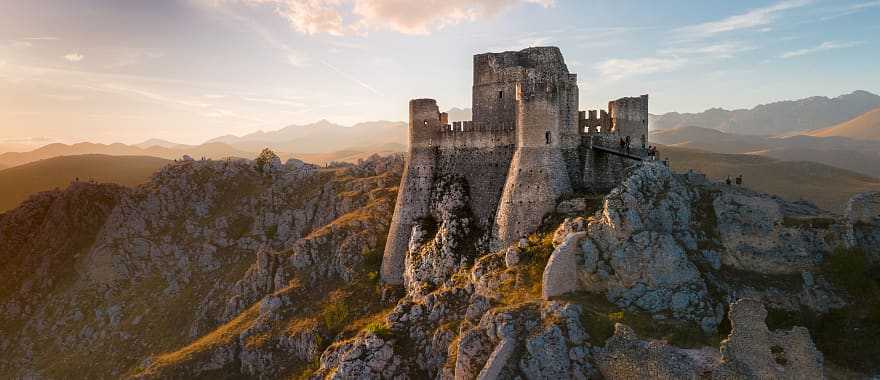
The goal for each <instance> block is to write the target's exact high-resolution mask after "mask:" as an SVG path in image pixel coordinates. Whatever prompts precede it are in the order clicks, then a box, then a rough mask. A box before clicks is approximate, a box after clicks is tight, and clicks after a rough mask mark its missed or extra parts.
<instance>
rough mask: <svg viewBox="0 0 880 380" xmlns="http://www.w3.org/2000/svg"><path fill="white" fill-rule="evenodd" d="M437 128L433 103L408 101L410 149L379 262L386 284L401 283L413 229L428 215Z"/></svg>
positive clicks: (435, 104)
mask: <svg viewBox="0 0 880 380" xmlns="http://www.w3.org/2000/svg"><path fill="white" fill-rule="evenodd" d="M440 128H441V124H440V110H439V108H438V107H437V102H436V101H435V100H433V99H413V100H411V101H410V102H409V149H408V151H407V157H406V164H405V165H404V168H403V177H402V178H401V181H400V187H399V188H398V191H397V202H396V203H395V206H394V215H393V216H392V218H391V226H390V228H389V230H388V239H387V240H386V242H385V253H384V258H383V260H382V279H383V280H384V281H385V282H386V283H390V284H402V283H403V268H404V261H405V258H406V247H407V245H408V244H409V240H410V235H411V234H412V228H413V226H414V225H415V224H416V223H417V222H418V220H419V219H420V218H424V217H427V216H428V215H430V204H431V188H432V187H433V183H434V176H435V173H434V162H435V151H434V147H433V146H431V144H430V141H431V140H432V138H433V136H435V135H436V133H437V131H439V130H440Z"/></svg>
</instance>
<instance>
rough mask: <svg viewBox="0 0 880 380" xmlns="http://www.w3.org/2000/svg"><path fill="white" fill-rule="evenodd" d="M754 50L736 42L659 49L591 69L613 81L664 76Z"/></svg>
mask: <svg viewBox="0 0 880 380" xmlns="http://www.w3.org/2000/svg"><path fill="white" fill-rule="evenodd" d="M754 49H755V47H754V46H752V45H750V44H746V43H743V42H738V41H727V42H720V43H717V44H711V45H694V46H680V47H674V48H666V49H660V50H658V51H657V53H656V54H655V55H654V56H649V57H642V58H635V59H608V60H605V61H602V62H599V63H598V64H597V65H596V66H595V69H596V71H598V73H599V76H600V78H601V79H602V80H605V81H616V80H621V79H625V78H630V77H634V76H639V75H648V74H656V73H666V72H671V71H675V70H678V69H681V68H682V67H685V66H687V65H699V64H708V63H712V62H716V61H719V60H724V59H729V58H733V57H734V56H736V55H738V54H740V53H742V52H746V51H750V50H754Z"/></svg>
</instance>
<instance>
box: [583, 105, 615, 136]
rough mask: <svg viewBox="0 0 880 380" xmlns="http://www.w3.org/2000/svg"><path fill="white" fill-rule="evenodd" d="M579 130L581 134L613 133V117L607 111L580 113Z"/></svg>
mask: <svg viewBox="0 0 880 380" xmlns="http://www.w3.org/2000/svg"><path fill="white" fill-rule="evenodd" d="M578 129H579V130H580V131H581V133H586V134H596V133H611V116H610V115H609V114H608V111H605V110H589V111H578Z"/></svg>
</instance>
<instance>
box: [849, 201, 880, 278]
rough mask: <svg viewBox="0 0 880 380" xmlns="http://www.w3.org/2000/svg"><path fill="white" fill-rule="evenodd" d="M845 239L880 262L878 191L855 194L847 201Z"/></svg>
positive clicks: (873, 259)
mask: <svg viewBox="0 0 880 380" xmlns="http://www.w3.org/2000/svg"><path fill="white" fill-rule="evenodd" d="M845 240H846V243H847V245H848V246H850V247H860V248H862V249H864V250H865V253H866V254H867V255H868V258H869V259H870V260H871V261H872V262H875V263H877V262H880V191H869V192H865V193H861V194H856V195H855V196H853V197H852V198H851V199H850V200H849V202H847V204H846V233H845Z"/></svg>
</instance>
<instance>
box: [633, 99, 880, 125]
mask: <svg viewBox="0 0 880 380" xmlns="http://www.w3.org/2000/svg"><path fill="white" fill-rule="evenodd" d="M877 107H880V96H878V95H876V94H873V93H871V92H868V91H864V90H858V91H854V92H852V93H849V94H843V95H840V96H837V97H834V98H829V97H826V96H812V97H807V98H802V99H797V100H785V101H779V102H772V103H767V104H760V105H757V106H755V107H753V108H751V109H737V110H733V111H728V110H725V109H723V108H710V109H707V110H706V111H703V112H700V113H676V112H670V113H666V114H663V115H651V116H650V121H649V122H650V126H651V129H672V128H678V127H683V126H699V127H704V128H712V129H717V130H721V131H725V132H729V133H738V134H755V135H777V134H783V133H786V132H792V131H809V130H815V129H819V128H825V127H830V126H832V125H835V124H838V123H842V122H844V121H847V120H850V119H852V118H854V117H856V116H858V115H861V114H863V113H865V112H867V111H870V110H872V109H874V108H877Z"/></svg>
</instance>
